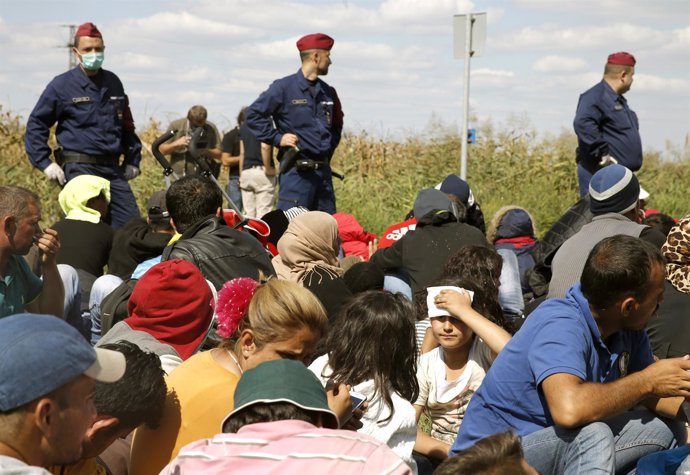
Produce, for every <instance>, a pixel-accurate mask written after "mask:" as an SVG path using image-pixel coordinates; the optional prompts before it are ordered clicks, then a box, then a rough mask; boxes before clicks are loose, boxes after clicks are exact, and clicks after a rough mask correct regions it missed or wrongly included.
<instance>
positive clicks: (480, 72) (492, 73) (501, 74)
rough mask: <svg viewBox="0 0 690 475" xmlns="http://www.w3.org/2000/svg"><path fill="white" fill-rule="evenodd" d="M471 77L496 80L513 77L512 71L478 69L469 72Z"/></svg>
mask: <svg viewBox="0 0 690 475" xmlns="http://www.w3.org/2000/svg"><path fill="white" fill-rule="evenodd" d="M470 72H471V74H472V75H473V76H484V77H497V78H512V77H515V73H514V72H513V71H505V70H500V69H487V68H479V69H474V70H471V71H470Z"/></svg>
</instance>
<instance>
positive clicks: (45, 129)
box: [25, 23, 141, 229]
mask: <svg viewBox="0 0 690 475" xmlns="http://www.w3.org/2000/svg"><path fill="white" fill-rule="evenodd" d="M73 50H74V52H75V54H76V55H77V56H78V57H79V63H80V64H79V66H78V67H76V68H74V69H72V70H70V71H68V72H66V73H63V74H60V75H59V76H56V77H55V78H54V79H53V80H52V81H51V82H50V84H48V86H47V87H46V89H45V91H43V94H41V97H40V98H39V99H38V103H37V104H36V106H35V107H34V110H33V111H32V112H31V115H30V116H29V120H28V121H27V124H26V137H25V145H26V153H27V155H28V156H29V160H31V163H32V164H33V165H34V166H35V167H36V168H38V169H40V170H42V171H43V172H44V173H45V174H46V176H47V177H48V178H50V179H51V180H55V181H57V182H58V183H59V184H60V185H64V184H65V182H67V181H69V180H71V179H72V178H74V177H75V176H79V175H96V176H100V177H102V178H105V179H106V180H108V181H110V193H111V197H112V200H111V202H110V210H109V211H110V213H109V216H108V218H106V221H108V222H109V223H110V224H111V225H112V227H113V228H116V229H117V228H119V227H120V226H122V225H123V224H124V223H126V222H127V221H129V220H130V219H132V218H137V217H139V208H138V207H137V202H136V200H135V199H134V194H133V193H132V189H131V188H130V186H129V184H128V183H127V181H128V180H131V179H133V178H135V177H137V176H138V175H139V173H140V171H139V163H140V162H141V142H140V141H139V137H137V135H136V134H135V132H134V120H133V119H132V112H131V111H130V109H129V100H128V99H127V95H126V94H125V91H124V88H123V87H122V83H121V82H120V79H119V78H118V77H117V76H116V75H115V74H113V73H111V72H110V71H106V70H104V69H101V65H102V63H103V52H104V50H105V46H104V44H103V37H102V35H101V32H100V31H98V28H96V25H94V24H93V23H84V24H83V25H81V26H80V27H79V28H78V29H77V32H76V34H75V37H74V48H73ZM56 122H57V124H58V125H57V131H56V136H57V141H58V143H59V147H58V149H57V150H56V151H55V157H56V162H57V163H55V162H52V161H51V160H50V147H49V146H48V136H49V134H50V128H51V127H52V126H53V125H54V124H55V123H56ZM122 154H124V156H125V159H124V161H123V163H122V165H120V162H119V161H120V155H122Z"/></svg>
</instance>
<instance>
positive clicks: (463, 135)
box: [460, 13, 473, 180]
mask: <svg viewBox="0 0 690 475" xmlns="http://www.w3.org/2000/svg"><path fill="white" fill-rule="evenodd" d="M472 21H473V19H472V14H471V13H468V14H467V16H466V17H465V81H464V84H463V90H464V95H465V99H464V101H463V104H462V128H461V129H460V178H462V179H463V180H466V179H467V117H468V115H469V110H470V57H471V56H472Z"/></svg>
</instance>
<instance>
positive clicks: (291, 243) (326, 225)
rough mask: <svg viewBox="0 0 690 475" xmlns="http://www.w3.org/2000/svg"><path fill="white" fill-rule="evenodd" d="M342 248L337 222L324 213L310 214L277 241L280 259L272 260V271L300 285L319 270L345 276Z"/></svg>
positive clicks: (302, 215)
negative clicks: (313, 272)
mask: <svg viewBox="0 0 690 475" xmlns="http://www.w3.org/2000/svg"><path fill="white" fill-rule="evenodd" d="M339 248H340V238H339V237H338V223H337V222H336V220H335V218H333V216H331V215H330V214H328V213H324V212H323V211H310V212H308V213H304V214H301V215H299V216H297V217H296V218H294V219H293V220H292V221H290V224H289V225H288V228H287V230H286V231H285V234H283V236H282V237H281V238H280V240H279V241H278V255H277V256H275V257H274V258H273V267H274V268H275V270H276V273H277V274H278V277H280V278H281V279H286V280H290V281H292V282H296V283H298V284H301V283H302V281H303V280H304V277H305V275H306V274H307V272H309V271H310V270H311V269H313V268H314V267H316V266H318V267H321V268H324V269H326V270H328V271H330V272H331V273H332V274H333V275H334V277H337V276H340V275H342V273H343V270H342V269H341V268H340V266H339V264H338V250H339Z"/></svg>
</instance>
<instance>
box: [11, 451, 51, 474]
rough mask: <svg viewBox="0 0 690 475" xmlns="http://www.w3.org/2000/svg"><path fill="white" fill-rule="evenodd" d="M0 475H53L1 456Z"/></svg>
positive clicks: (39, 468)
mask: <svg viewBox="0 0 690 475" xmlns="http://www.w3.org/2000/svg"><path fill="white" fill-rule="evenodd" d="M0 473H1V474H2V475H51V473H50V472H49V471H48V470H46V469H45V468H42V467H34V466H32V465H27V464H25V463H24V462H22V461H21V460H19V459H16V458H14V457H8V456H6V455H0Z"/></svg>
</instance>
